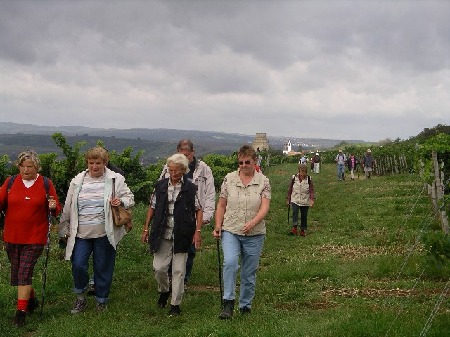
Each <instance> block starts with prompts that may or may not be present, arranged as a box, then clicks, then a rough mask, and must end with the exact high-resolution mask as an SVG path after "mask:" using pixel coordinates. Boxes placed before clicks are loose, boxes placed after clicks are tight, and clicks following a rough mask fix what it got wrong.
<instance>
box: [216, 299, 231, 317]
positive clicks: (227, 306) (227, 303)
mask: <svg viewBox="0 0 450 337" xmlns="http://www.w3.org/2000/svg"><path fill="white" fill-rule="evenodd" d="M233 311H234V300H224V301H223V309H222V312H221V313H220V315H219V318H220V319H231V318H232V317H233Z"/></svg>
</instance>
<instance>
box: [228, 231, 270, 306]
mask: <svg viewBox="0 0 450 337" xmlns="http://www.w3.org/2000/svg"><path fill="white" fill-rule="evenodd" d="M264 238H265V235H253V236H244V235H237V234H232V233H230V232H227V231H223V232H222V250H223V287H224V293H223V299H224V300H234V299H235V297H236V293H235V292H236V278H237V271H238V269H239V258H240V259H241V280H240V284H241V285H240V291H239V308H244V307H248V308H251V306H252V301H253V298H254V297H255V284H256V271H257V269H258V266H259V258H260V256H261V252H262V249H263V245H264Z"/></svg>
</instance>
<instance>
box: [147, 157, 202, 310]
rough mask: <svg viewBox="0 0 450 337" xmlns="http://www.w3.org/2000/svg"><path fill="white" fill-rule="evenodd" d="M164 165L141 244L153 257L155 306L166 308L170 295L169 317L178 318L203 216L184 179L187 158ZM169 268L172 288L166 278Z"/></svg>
mask: <svg viewBox="0 0 450 337" xmlns="http://www.w3.org/2000/svg"><path fill="white" fill-rule="evenodd" d="M166 165H167V168H168V170H167V171H168V172H169V178H163V179H161V180H159V181H158V182H157V183H156V186H155V191H154V192H153V196H152V198H151V200H150V205H149V207H148V211H147V216H146V218H145V223H144V230H143V233H142V235H141V241H142V242H148V243H149V245H150V251H151V253H152V254H153V270H154V272H155V279H156V283H157V286H158V292H159V298H158V302H157V305H158V307H159V308H161V309H162V308H165V307H166V305H167V301H168V300H169V297H170V294H172V295H171V301H170V304H171V305H170V311H169V315H171V316H177V315H180V314H181V308H180V304H181V301H182V298H183V294H184V283H183V280H184V275H185V273H186V259H187V256H188V251H189V249H190V247H191V245H192V242H194V245H195V248H196V249H200V247H201V242H202V241H201V240H202V236H201V230H202V229H201V228H202V218H203V212H202V209H201V206H200V203H199V199H198V198H197V196H196V194H197V193H196V192H197V187H196V186H195V184H194V183H192V182H191V181H190V180H189V179H188V178H187V177H186V173H187V170H188V166H189V161H188V159H187V158H186V156H185V155H183V154H181V153H176V154H174V155H172V156H170V157H169V158H168V159H167V164H166ZM150 224H151V227H150ZM149 230H150V232H149ZM170 264H172V267H171V270H172V284H170V282H169V274H168V271H169V266H170Z"/></svg>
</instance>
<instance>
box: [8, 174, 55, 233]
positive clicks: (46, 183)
mask: <svg viewBox="0 0 450 337" xmlns="http://www.w3.org/2000/svg"><path fill="white" fill-rule="evenodd" d="M16 178H17V174H15V175H13V176H11V178H9V180H8V185H7V186H6V193H9V191H10V190H11V187H12V184H14V180H16ZM42 178H44V187H45V196H46V198H47V199H48V193H49V191H50V183H49V182H48V178H47V177H44V176H42ZM7 208H8V198H6V205H5V209H4V210H2V211H1V212H0V230H3V228H4V227H5V216H6V210H7Z"/></svg>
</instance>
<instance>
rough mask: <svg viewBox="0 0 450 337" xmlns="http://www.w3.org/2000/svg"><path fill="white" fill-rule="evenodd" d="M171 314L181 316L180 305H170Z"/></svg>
mask: <svg viewBox="0 0 450 337" xmlns="http://www.w3.org/2000/svg"><path fill="white" fill-rule="evenodd" d="M169 315H170V316H179V315H181V309H180V306H179V305H171V306H170V311H169Z"/></svg>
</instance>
